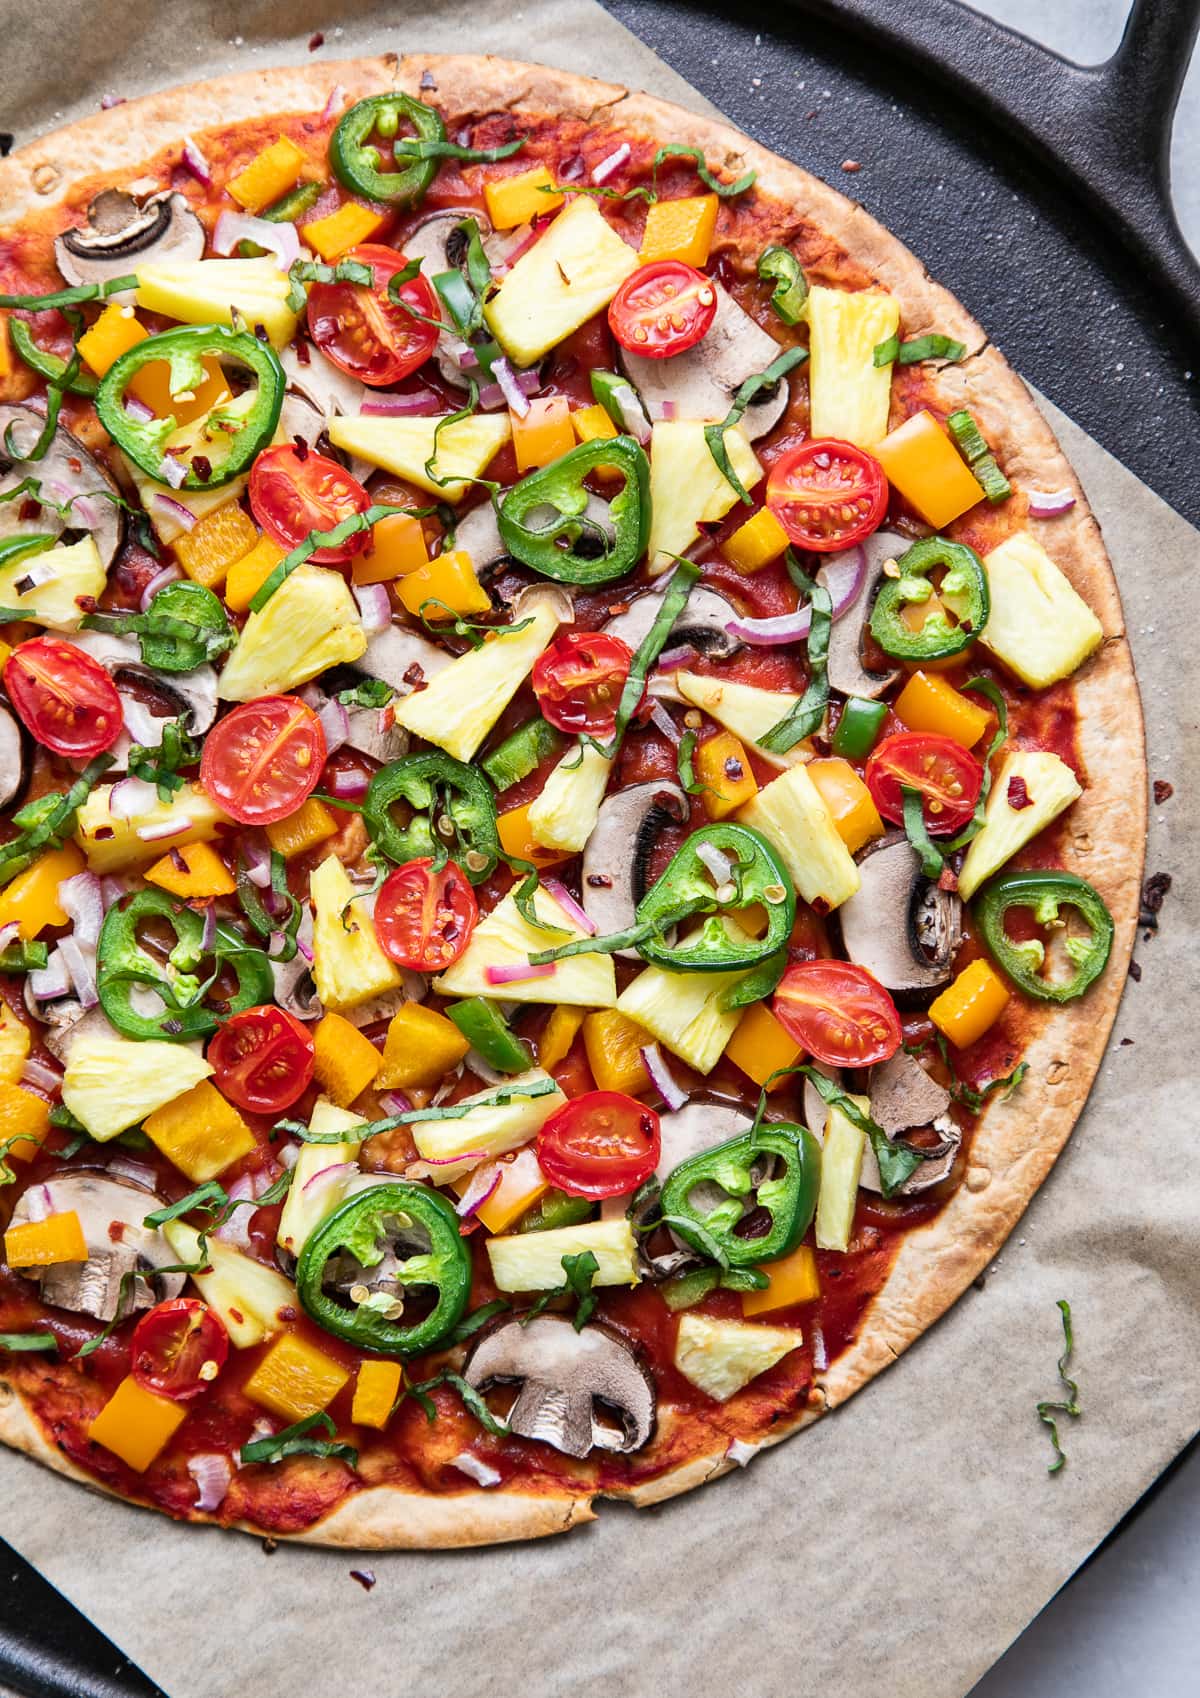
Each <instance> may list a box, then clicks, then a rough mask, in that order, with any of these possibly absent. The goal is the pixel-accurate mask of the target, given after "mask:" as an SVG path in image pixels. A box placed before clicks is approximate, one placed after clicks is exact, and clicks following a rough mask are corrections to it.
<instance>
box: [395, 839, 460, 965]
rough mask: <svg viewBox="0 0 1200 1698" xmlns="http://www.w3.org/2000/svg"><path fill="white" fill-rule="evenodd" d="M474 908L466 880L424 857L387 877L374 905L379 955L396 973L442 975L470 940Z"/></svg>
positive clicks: (453, 869) (454, 870) (451, 868)
mask: <svg viewBox="0 0 1200 1698" xmlns="http://www.w3.org/2000/svg"><path fill="white" fill-rule="evenodd" d="M478 918H479V904H478V903H477V902H476V900H475V892H474V891H473V890H472V889H471V884H470V880H469V879H468V878H467V876H466V874H465V873H463V872H462V871H460V869H459V868H458V867H456V866H455V864H454V862H453V861H447V862H446V864H445V866H444V867H437V868H435V867H434V864H433V862H432V861H431V860H430V859H429V857H428V856H425V857H424V858H423V859H421V860H418V861H406V862H405V863H404V865H403V866H402V867H397V868H396V870H395V872H394V873H389V874H388V876H387V878H386V879H385V880H384V881H383V886H382V888H381V890H380V892H379V895H378V896H377V897H376V899H375V930H376V932H377V933H378V936H379V942H380V944H381V945H382V946H383V952H384V954H385V955H387V956H389V957H390V958H391V959H392V960H393V961H394V962H395V963H396V965H397V966H398V967H411V968H412V969H413V970H414V971H415V972H418V973H441V972H444V971H445V969H446V968H447V967H452V966H453V965H454V963H455V962H456V961H457V960H458V958H459V956H460V955H461V954H462V952H463V950H464V949H465V948H466V947H467V944H468V943H469V942H470V940H471V933H472V932H473V931H474V930H475V922H476V920H477V919H478Z"/></svg>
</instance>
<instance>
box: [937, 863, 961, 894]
mask: <svg viewBox="0 0 1200 1698" xmlns="http://www.w3.org/2000/svg"><path fill="white" fill-rule="evenodd" d="M938 889H939V890H951V891H953V890H957V889H958V874H957V873H956V872H955V871H954V868H953V867H949V866H946V867H943V868H942V870H941V872H940V873H939V874H938Z"/></svg>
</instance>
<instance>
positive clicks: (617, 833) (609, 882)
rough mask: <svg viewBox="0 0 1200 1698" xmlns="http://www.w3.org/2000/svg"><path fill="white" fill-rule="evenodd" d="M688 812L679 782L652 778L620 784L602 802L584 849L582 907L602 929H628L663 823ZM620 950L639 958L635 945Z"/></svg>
mask: <svg viewBox="0 0 1200 1698" xmlns="http://www.w3.org/2000/svg"><path fill="white" fill-rule="evenodd" d="M687 817H688V799H687V796H686V795H685V794H684V792H683V791H682V790H681V789H680V788H679V786H678V784H668V783H660V782H655V781H653V780H652V781H650V782H649V783H646V784H634V785H631V786H630V788H629V789H628V790H617V791H614V793H613V794H612V795H611V796H608V797H607V798H606V799H605V800H604V801H603V802H602V803H601V805H600V812H599V815H598V816H597V819H596V824H595V825H594V827H593V828H592V834H591V836H590V837H589V838H588V840H587V846H586V848H585V849H584V851H583V869H582V886H581V888H582V891H583V911H584V913H585V914H586V915H587V917H588V919H589V920H591V921H592V923H593V924H594V925H595V927H596V929H597V931H599V932H601V933H608V932H620V931H624V930H625V929H626V927H627V926H631V925H632V924H633V922H634V913H635V910H636V908H637V905H638V903H639V902H640V901H641V900H642V897H643V896H644V895H645V894H646V891H647V889H648V888H649V884H650V877H649V863H650V856H651V853H652V852H653V849H654V844H655V840H656V839H657V837H658V834H659V832H660V831H662V829H663V827H664V826H666V825H669V824H670V823H671V822H672V821H675V822H676V823H680V822H682V821H684V820H686V819H687ZM618 954H620V955H624V956H626V957H628V958H629V959H631V960H633V959H637V950H636V949H622V950H619V951H618Z"/></svg>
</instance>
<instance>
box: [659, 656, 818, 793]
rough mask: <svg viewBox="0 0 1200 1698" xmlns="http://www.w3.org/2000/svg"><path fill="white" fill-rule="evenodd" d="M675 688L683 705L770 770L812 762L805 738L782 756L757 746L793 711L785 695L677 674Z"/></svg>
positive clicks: (697, 675)
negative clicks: (749, 747)
mask: <svg viewBox="0 0 1200 1698" xmlns="http://www.w3.org/2000/svg"><path fill="white" fill-rule="evenodd" d="M675 686H676V688H677V689H678V691H679V694H680V695H681V696H682V697H683V698H684V700H685V701H689V702H691V703H692V705H693V707H698V708H700V709H702V711H703V712H704V713H706V714H707V715H708V716H709V718H710V719H715V720H716V722H717V724H718V725H723V726H724V727H725V729H726V731H732V732H733V735H734V736H735V737H737V738H739V739H740V740H741V741H742V742H743V743H749V744H751V745H752V746H753V749H754V752H755V754H756V755H758V756H759V757H760V759H762V760H764V761H767V762H768V763H769V764H770V765H771V766H777V767H779V768H780V769H781V770H782V769H786V768H787V767H790V766H797V765H798V764H799V763H800V762H801V761H809V760H811V759H812V753H813V747H812V743H811V742H810V740H809V739H808V738H807V737H804V738H802V739H801V741H800V742H799V743H794V744H793V745H792V747H791V748H790V749H788V751H787V752H786V754H782V755H780V754H776V753H775V751H774V750H773V749H764V748H763V747H762V745H761V743H760V742H759V738H760V737H765V736H766V734H767V732H768V731H770V729H771V728H772V726H774V725H778V724H779V721H780V720H781V719H786V717H787V716H788V714H789V713H790V712H791V711H792V709H793V708H794V707H795V705H796V698H795V696H792V695H788V694H787V692H786V691H782V690H760V689H759V688H758V686H757V685H756V684H735V683H733V682H732V681H731V680H730V679H728V678H706V677H702V676H701V674H700V673H698V672H677V673H676V674H675Z"/></svg>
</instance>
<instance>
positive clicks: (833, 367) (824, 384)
mask: <svg viewBox="0 0 1200 1698" xmlns="http://www.w3.org/2000/svg"><path fill="white" fill-rule="evenodd" d="M899 327H900V304H899V302H898V301H897V300H896V298H895V296H894V295H889V294H887V293H885V292H883V291H881V290H877V289H859V290H857V291H855V290H849V289H826V288H823V287H821V285H820V284H817V285H816V286H815V287H814V288H812V289H810V290H809V294H808V346H809V352H810V354H811V356H812V358H811V361H810V363H809V367H808V392H809V411H810V414H811V423H810V425H809V429H810V430H811V431H812V434H813V435H814V436H832V437H835V438H836V439H837V440H838V441H839V442H853V443H854V444H855V446H856V447H858V448H873V447H874V446H875V444H876V443H877V442H882V441H883V439H884V437H885V436H886V435H887V429H888V411H889V408H890V406H891V400H892V367H891V364H890V363H889V364H887V365H883V366H877V365H876V364H875V350H876V348H877V347H878V346H879V344H880V343H881V342H886V341H887V340H888V338H889V337H891V336H894V335H895V334H896V332H897V330H898V329H899Z"/></svg>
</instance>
